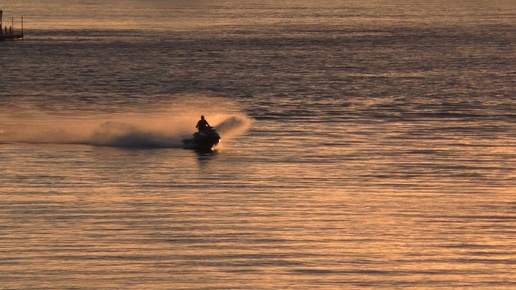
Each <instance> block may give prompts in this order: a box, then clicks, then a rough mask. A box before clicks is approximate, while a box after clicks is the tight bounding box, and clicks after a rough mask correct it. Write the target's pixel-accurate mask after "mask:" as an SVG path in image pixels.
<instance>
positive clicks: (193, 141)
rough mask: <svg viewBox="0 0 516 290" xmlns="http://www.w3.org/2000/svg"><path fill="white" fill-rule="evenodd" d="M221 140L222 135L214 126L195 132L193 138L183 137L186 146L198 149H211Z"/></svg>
mask: <svg viewBox="0 0 516 290" xmlns="http://www.w3.org/2000/svg"><path fill="white" fill-rule="evenodd" d="M219 142H220V135H219V133H217V131H215V129H214V128H213V127H206V128H205V129H204V130H201V131H199V132H195V133H194V134H193V138H187V139H183V144H184V147H185V148H187V149H196V150H211V149H212V148H213V147H215V146H217V144H219Z"/></svg>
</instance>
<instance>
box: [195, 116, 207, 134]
mask: <svg viewBox="0 0 516 290" xmlns="http://www.w3.org/2000/svg"><path fill="white" fill-rule="evenodd" d="M195 128H197V129H198V130H199V132H201V131H206V129H208V128H211V126H210V124H208V121H206V120H205V119H204V116H201V119H200V120H199V122H197V125H196V126H195Z"/></svg>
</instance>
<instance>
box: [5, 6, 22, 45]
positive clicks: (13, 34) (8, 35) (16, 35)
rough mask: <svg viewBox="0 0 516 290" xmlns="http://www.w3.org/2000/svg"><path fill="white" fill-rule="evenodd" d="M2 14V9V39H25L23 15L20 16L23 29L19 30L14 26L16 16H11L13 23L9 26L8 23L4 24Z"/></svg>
mask: <svg viewBox="0 0 516 290" xmlns="http://www.w3.org/2000/svg"><path fill="white" fill-rule="evenodd" d="M2 14H3V11H2V9H0V41H4V40H15V39H23V16H22V17H20V23H21V30H20V31H18V30H16V29H15V28H14V17H13V18H11V23H10V24H11V25H10V26H9V27H7V25H6V26H4V22H3V21H2Z"/></svg>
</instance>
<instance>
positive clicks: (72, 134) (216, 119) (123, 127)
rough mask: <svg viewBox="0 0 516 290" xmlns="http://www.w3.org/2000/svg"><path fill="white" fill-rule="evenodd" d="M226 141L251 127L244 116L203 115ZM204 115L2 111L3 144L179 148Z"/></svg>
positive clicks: (0, 133) (183, 112) (184, 109)
mask: <svg viewBox="0 0 516 290" xmlns="http://www.w3.org/2000/svg"><path fill="white" fill-rule="evenodd" d="M204 114H205V115H206V117H207V119H208V121H209V122H210V124H211V125H212V126H213V127H215V129H217V131H218V132H219V134H220V135H221V138H222V140H228V139H232V138H235V137H237V136H239V135H241V134H243V133H244V132H245V131H246V130H247V129H248V128H249V127H250V126H251V124H252V119H251V118H249V117H248V116H247V115H246V114H244V113H240V112H237V113H234V112H227V113H225V112H223V111H222V112H217V110H211V111H207V112H206V113H204ZM200 115H201V112H199V110H196V109H193V108H190V109H189V108H187V107H185V106H182V107H180V108H177V106H176V107H175V108H174V109H170V110H163V109H162V108H161V109H160V110H159V111H155V112H153V111H152V110H148V109H147V110H145V112H141V113H134V112H131V113H126V114H124V113H117V114H115V115H112V114H101V113H91V112H90V113H78V114H73V116H72V115H71V114H70V115H63V114H53V113H49V112H44V111H41V110H30V111H25V112H21V113H20V112H19V111H18V112H17V113H9V112H6V111H5V110H4V111H3V112H0V143H2V142H4V143H5V142H23V143H52V144H83V145H93V146H110V147H150V148H180V147H182V145H183V143H182V140H183V139H185V138H188V137H191V136H192V134H193V133H194V132H195V131H196V129H195V124H196V123H197V121H198V119H199V117H200Z"/></svg>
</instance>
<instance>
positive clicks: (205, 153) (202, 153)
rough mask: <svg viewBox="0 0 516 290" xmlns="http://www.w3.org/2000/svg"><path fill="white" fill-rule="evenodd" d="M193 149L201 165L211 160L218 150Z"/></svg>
mask: <svg viewBox="0 0 516 290" xmlns="http://www.w3.org/2000/svg"><path fill="white" fill-rule="evenodd" d="M193 151H194V152H195V154H196V155H197V160H198V161H199V163H200V164H201V165H203V164H205V163H206V162H208V161H210V160H213V159H214V158H215V157H216V156H217V155H218V154H219V150H217V149H195V150H193Z"/></svg>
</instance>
